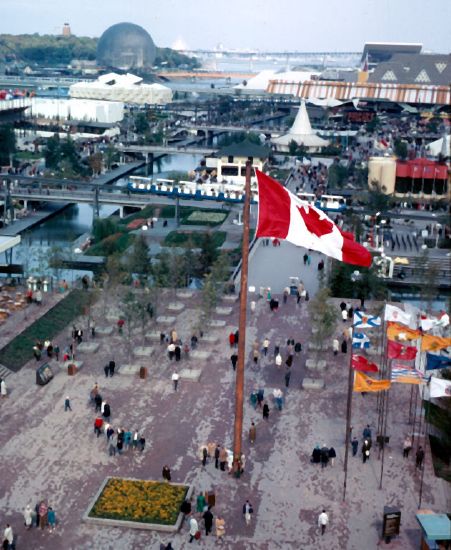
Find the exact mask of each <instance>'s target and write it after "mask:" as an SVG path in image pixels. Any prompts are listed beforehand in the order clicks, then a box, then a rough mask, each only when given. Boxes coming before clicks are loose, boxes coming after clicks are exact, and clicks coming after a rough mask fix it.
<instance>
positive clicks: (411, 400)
mask: <svg viewBox="0 0 451 550" xmlns="http://www.w3.org/2000/svg"><path fill="white" fill-rule="evenodd" d="M413 387H414V384H412V385H411V388H410V402H409V424H412V402H413Z"/></svg>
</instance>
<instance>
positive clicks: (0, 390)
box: [0, 378, 8, 398]
mask: <svg viewBox="0 0 451 550" xmlns="http://www.w3.org/2000/svg"><path fill="white" fill-rule="evenodd" d="M0 395H1V396H2V398H3V397H8V389H7V387H6V382H5V381H4V380H3V378H2V379H1V381H0Z"/></svg>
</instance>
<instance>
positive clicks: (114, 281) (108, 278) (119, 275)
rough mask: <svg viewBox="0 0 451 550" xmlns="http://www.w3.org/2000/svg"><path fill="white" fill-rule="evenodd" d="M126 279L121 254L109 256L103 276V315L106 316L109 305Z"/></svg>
mask: <svg viewBox="0 0 451 550" xmlns="http://www.w3.org/2000/svg"><path fill="white" fill-rule="evenodd" d="M123 278H124V268H123V266H122V263H121V256H120V254H112V255H111V256H108V257H107V259H106V264H105V272H104V275H103V314H104V315H105V314H106V310H107V305H108V303H110V302H111V299H112V296H114V294H115V293H116V291H117V288H118V286H119V285H120V284H121V282H122V280H123Z"/></svg>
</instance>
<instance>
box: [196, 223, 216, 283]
mask: <svg viewBox="0 0 451 550" xmlns="http://www.w3.org/2000/svg"><path fill="white" fill-rule="evenodd" d="M217 257H218V250H217V248H216V246H215V242H214V239H213V235H212V233H211V231H207V232H206V233H204V234H203V237H202V242H201V250H200V256H199V264H200V271H201V274H202V275H205V274H206V273H209V271H210V268H211V265H212V264H213V262H214V261H215V260H216V258H217Z"/></svg>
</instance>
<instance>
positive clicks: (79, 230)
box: [13, 154, 202, 280]
mask: <svg viewBox="0 0 451 550" xmlns="http://www.w3.org/2000/svg"><path fill="white" fill-rule="evenodd" d="M201 159H202V156H201V155H183V154H180V155H167V156H165V157H161V158H159V159H157V160H156V161H155V162H154V167H153V170H154V177H161V178H164V177H167V176H168V175H170V172H172V171H177V172H186V173H188V172H189V171H191V170H194V168H195V167H196V166H197V165H198V164H199V162H200V160H201ZM135 174H136V175H145V168H141V169H139V170H137V171H136V172H135ZM126 184H127V178H122V179H121V180H119V181H118V182H117V183H116V185H118V186H121V187H122V186H125V185H126ZM117 210H118V208H117V206H109V205H103V206H101V208H100V217H101V218H105V217H108V216H110V215H112V214H113V213H114V212H115V211H117ZM93 219H94V209H93V206H92V205H89V204H72V205H70V206H68V207H67V208H65V209H64V210H62V211H61V212H60V213H58V214H56V215H55V216H53V217H51V218H49V219H47V220H46V221H44V222H42V223H40V224H39V225H36V226H34V227H32V228H31V229H29V230H28V231H25V232H23V233H22V234H21V238H22V242H21V244H20V245H18V246H17V247H15V248H14V250H13V263H20V264H23V265H24V268H25V271H26V272H30V271H32V272H33V273H35V274H36V275H38V274H40V273H39V272H40V271H41V272H42V273H41V274H48V273H53V274H54V275H55V273H54V272H53V270H49V269H48V267H47V265H46V264H47V261H46V258H47V257H48V255H49V253H50V251H51V249H52V248H54V247H58V248H61V249H62V250H65V251H66V252H67V251H68V250H71V251H72V252H73V248H74V246H73V242H74V241H75V239H77V238H78V237H80V236H81V235H83V234H85V233H89V232H90V231H91V229H92V223H93ZM44 272H45V273H44ZM82 274H83V272H78V271H77V272H74V273H73V272H72V271H70V272H69V271H64V272H62V273H58V276H59V277H64V278H67V279H69V280H71V279H72V278H73V277H75V278H76V277H78V276H80V275H82Z"/></svg>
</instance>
